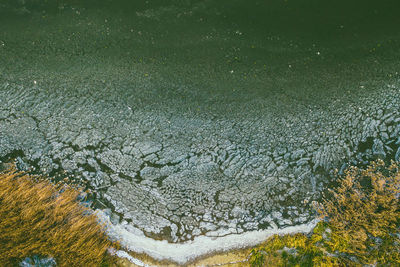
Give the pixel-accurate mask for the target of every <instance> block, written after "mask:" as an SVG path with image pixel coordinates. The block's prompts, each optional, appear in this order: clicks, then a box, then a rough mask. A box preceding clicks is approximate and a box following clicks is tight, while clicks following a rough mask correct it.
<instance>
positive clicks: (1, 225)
mask: <svg viewBox="0 0 400 267" xmlns="http://www.w3.org/2000/svg"><path fill="white" fill-rule="evenodd" d="M81 193H82V192H81V190H79V189H78V188H76V187H72V186H68V185H63V184H52V183H50V182H49V181H48V180H46V179H41V178H40V177H35V176H30V175H27V174H25V173H22V172H18V171H16V170H15V168H12V169H10V170H8V171H7V172H3V173H0V266H15V265H18V263H19V262H21V261H22V260H23V259H24V258H25V257H31V256H33V255H40V256H43V257H52V258H54V259H55V260H56V262H57V265H58V266H108V265H113V264H114V262H115V259H114V258H113V257H112V256H110V255H108V253H107V250H108V248H110V247H115V248H118V244H117V243H115V242H112V241H110V240H109V239H108V238H107V236H106V234H105V227H106V226H105V225H102V224H100V223H99V222H98V219H97V216H96V215H95V214H94V213H93V212H92V211H91V210H90V209H89V208H86V207H84V206H82V205H81V204H80V202H79V201H78V200H77V198H78V196H79V195H80V194H81Z"/></svg>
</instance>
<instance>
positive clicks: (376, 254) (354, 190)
mask: <svg viewBox="0 0 400 267" xmlns="http://www.w3.org/2000/svg"><path fill="white" fill-rule="evenodd" d="M339 182H340V184H339V186H338V187H337V188H336V189H335V190H331V191H330V192H329V195H327V196H326V197H325V199H324V201H323V203H322V204H317V205H316V208H317V210H318V212H319V214H320V216H321V219H322V220H321V221H320V222H319V223H318V225H317V226H316V227H315V228H314V231H313V232H312V233H311V234H309V235H305V234H295V235H286V236H278V235H276V236H274V237H272V238H270V239H269V240H267V241H266V242H265V243H264V244H263V245H261V246H260V247H258V248H255V249H253V251H252V254H251V257H250V264H251V265H252V266H365V265H373V266H400V246H399V244H400V239H399V226H400V207H399V194H400V189H399V187H400V170H399V167H398V165H397V164H395V163H392V164H391V165H390V166H385V164H384V162H383V161H377V162H373V163H372V164H371V165H370V166H368V167H367V168H366V169H359V168H356V167H352V168H350V169H348V170H347V171H346V173H345V176H344V177H342V178H341V179H340V181H339Z"/></svg>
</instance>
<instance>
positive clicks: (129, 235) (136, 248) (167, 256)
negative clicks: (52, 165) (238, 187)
mask: <svg viewBox="0 0 400 267" xmlns="http://www.w3.org/2000/svg"><path fill="white" fill-rule="evenodd" d="M96 212H97V215H98V217H99V218H100V220H101V221H102V223H106V224H107V225H108V227H107V233H108V235H109V236H110V237H111V238H113V239H116V240H119V242H120V244H121V246H122V247H123V248H124V249H126V250H128V251H133V252H136V253H144V254H147V255H148V256H150V257H152V258H154V259H156V260H169V261H173V262H176V263H178V264H185V263H187V262H189V261H192V260H194V259H195V258H198V257H200V256H204V255H206V254H211V253H216V252H223V251H227V250H233V249H239V248H243V247H249V246H255V245H257V244H260V243H261V242H263V241H265V240H266V239H267V238H268V237H270V236H272V235H274V234H280V235H281V234H292V233H309V232H310V231H311V230H312V229H313V228H314V227H315V225H316V224H317V222H318V220H317V219H314V220H313V221H311V222H309V223H307V224H301V225H296V226H289V227H285V228H281V229H279V228H271V229H266V230H257V231H251V232H245V233H242V234H231V235H227V236H222V237H207V236H199V237H196V238H195V239H194V240H193V241H187V242H184V243H168V242H167V241H165V240H164V241H160V240H154V239H151V238H148V237H146V236H144V235H143V233H142V232H141V231H140V230H139V229H137V228H134V227H132V226H131V225H128V224H125V225H123V224H116V225H114V224H112V223H111V222H110V219H109V218H108V216H107V215H105V214H104V213H103V212H102V211H100V210H97V211H96Z"/></svg>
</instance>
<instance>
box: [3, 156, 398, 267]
mask: <svg viewBox="0 0 400 267" xmlns="http://www.w3.org/2000/svg"><path fill="white" fill-rule="evenodd" d="M337 184H338V185H337V187H336V188H335V189H330V190H328V192H327V193H326V194H325V196H324V198H323V200H322V203H315V205H314V206H315V209H316V210H317V212H318V214H319V216H320V219H321V221H320V222H319V223H318V224H317V226H316V227H315V228H314V229H313V231H312V232H311V233H309V234H301V233H298V234H287V235H281V236H280V235H274V236H272V237H270V238H269V239H268V240H266V241H265V242H264V243H262V244H261V245H258V246H256V247H254V248H250V249H242V250H237V251H231V252H224V253H218V254H216V255H211V256H205V257H203V258H201V259H198V260H196V261H194V262H193V263H192V264H193V266H196V265H197V266H198V265H202V266H221V265H227V266H232V265H234V266H248V265H250V266H255V267H259V266H260V267H261V266H347V265H351V266H366V265H373V266H388V265H389V266H393V265H400V232H399V227H400V206H399V196H400V167H399V166H398V165H397V164H396V163H394V162H392V163H391V164H390V165H385V163H384V162H383V161H382V160H377V161H375V162H372V163H371V164H370V165H369V166H368V167H366V168H357V167H350V168H349V169H347V170H346V171H345V173H344V175H343V176H342V177H339V178H338V183H337ZM83 195H84V193H83V192H82V191H81V190H80V189H79V188H77V187H73V186H68V185H65V184H61V183H59V184H53V183H51V182H49V181H47V180H46V179H42V178H41V177H38V176H32V175H29V174H26V173H23V172H19V171H17V170H16V169H15V167H11V168H10V169H9V170H7V171H3V172H0V243H1V244H2V246H1V247H0V265H2V266H10V265H18V263H20V262H22V261H23V260H24V259H26V258H29V257H34V256H35V257H37V256H38V255H39V256H40V257H48V258H53V259H54V260H55V262H56V263H57V265H60V266H131V265H132V264H131V263H130V262H129V261H128V260H124V259H119V258H116V257H115V256H112V255H110V254H109V253H108V250H109V248H110V247H113V248H115V249H119V244H118V242H113V241H110V240H109V239H108V238H107V236H106V234H105V229H106V227H107V226H106V225H102V224H99V222H98V218H97V216H96V215H95V214H94V213H93V211H91V210H90V209H89V208H87V207H84V206H83V205H82V204H81V203H80V199H81V200H82V196H83ZM134 256H139V257H138V258H139V259H140V260H143V262H144V263H146V264H151V265H157V262H156V261H154V260H152V259H151V258H150V257H147V256H146V255H134ZM233 263H234V264H233ZM192 264H190V265H192ZM167 265H168V266H173V265H174V264H173V263H171V264H167ZM190 265H189V266H190Z"/></svg>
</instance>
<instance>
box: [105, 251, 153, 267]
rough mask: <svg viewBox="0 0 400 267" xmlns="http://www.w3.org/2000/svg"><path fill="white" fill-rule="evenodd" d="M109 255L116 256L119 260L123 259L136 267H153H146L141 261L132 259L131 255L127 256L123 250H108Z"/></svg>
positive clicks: (150, 266)
mask: <svg viewBox="0 0 400 267" xmlns="http://www.w3.org/2000/svg"><path fill="white" fill-rule="evenodd" d="M109 251H110V253H111V255H116V256H118V257H120V258H125V259H127V260H128V261H130V262H131V263H133V264H135V265H137V266H141V267H153V266H152V265H148V264H146V263H144V262H143V261H141V260H138V259H136V258H134V257H132V256H131V255H129V254H128V252H126V251H123V250H115V249H109Z"/></svg>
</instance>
